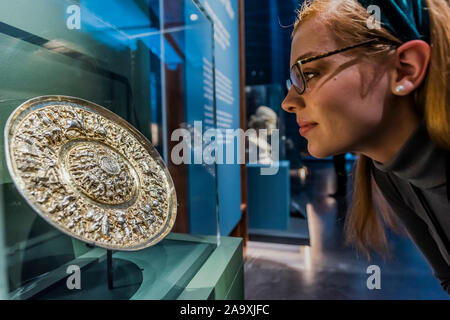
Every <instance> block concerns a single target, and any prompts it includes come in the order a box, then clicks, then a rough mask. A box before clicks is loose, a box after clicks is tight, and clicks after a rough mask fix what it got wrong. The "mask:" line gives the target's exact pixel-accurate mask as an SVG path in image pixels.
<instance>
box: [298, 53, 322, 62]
mask: <svg viewBox="0 0 450 320" xmlns="http://www.w3.org/2000/svg"><path fill="white" fill-rule="evenodd" d="M319 54H320V53H319V52H317V51H308V52H306V53H304V54H302V55H300V56H298V57H297V59H295V61H298V60H302V59H305V58H309V57H312V56H318V55H319Z"/></svg>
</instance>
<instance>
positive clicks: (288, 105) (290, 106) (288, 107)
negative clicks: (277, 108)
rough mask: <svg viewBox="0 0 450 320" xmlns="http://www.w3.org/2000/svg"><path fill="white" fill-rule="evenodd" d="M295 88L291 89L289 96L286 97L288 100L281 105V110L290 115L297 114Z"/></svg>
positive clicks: (285, 99)
mask: <svg viewBox="0 0 450 320" xmlns="http://www.w3.org/2000/svg"><path fill="white" fill-rule="evenodd" d="M293 90H294V88H291V89H290V90H289V91H288V94H287V95H286V98H284V100H283V102H282V103H281V108H283V110H284V111H286V112H289V113H295V109H296V106H295V104H294V103H295V98H294V92H293Z"/></svg>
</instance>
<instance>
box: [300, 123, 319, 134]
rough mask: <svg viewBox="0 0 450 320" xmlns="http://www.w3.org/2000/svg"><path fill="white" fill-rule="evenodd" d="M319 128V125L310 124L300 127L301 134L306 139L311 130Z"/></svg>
mask: <svg viewBox="0 0 450 320" xmlns="http://www.w3.org/2000/svg"><path fill="white" fill-rule="evenodd" d="M316 126H317V123H308V124H304V125H302V126H301V127H300V130H299V131H300V134H301V135H302V136H303V137H304V136H305V135H306V133H308V132H309V131H310V130H312V129H314V128H315V127H316Z"/></svg>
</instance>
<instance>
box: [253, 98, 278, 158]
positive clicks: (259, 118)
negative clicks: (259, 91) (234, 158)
mask: <svg viewBox="0 0 450 320" xmlns="http://www.w3.org/2000/svg"><path fill="white" fill-rule="evenodd" d="M277 122H278V117H277V114H276V113H275V111H273V110H272V109H271V108H269V107H267V106H259V107H258V108H257V109H256V112H255V114H253V115H252V116H251V117H250V120H249V122H248V127H249V128H251V129H255V130H256V137H252V136H250V137H249V149H250V148H251V144H254V145H256V147H257V148H258V149H259V159H258V163H262V164H270V163H272V161H273V160H272V154H271V150H272V149H271V145H270V143H269V142H268V138H269V137H270V136H271V134H272V130H275V129H277ZM261 129H264V131H260V130H261ZM247 151H248V150H247ZM247 159H248V158H247Z"/></svg>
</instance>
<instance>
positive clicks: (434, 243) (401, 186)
mask: <svg viewBox="0 0 450 320" xmlns="http://www.w3.org/2000/svg"><path fill="white" fill-rule="evenodd" d="M449 154H450V152H449V151H447V150H444V149H441V148H439V147H438V146H437V145H436V144H435V143H433V142H432V141H431V139H430V137H429V135H428V132H427V130H426V126H425V124H423V123H422V124H421V125H420V126H419V127H418V128H417V129H416V130H415V131H414V132H413V134H412V135H411V136H410V137H409V138H408V140H407V141H406V143H405V144H404V145H403V146H402V148H401V149H400V151H399V153H398V154H397V155H396V157H395V159H393V160H392V161H391V162H389V163H387V164H381V163H379V162H376V161H372V175H373V177H374V179H375V182H376V183H377V185H378V187H379V188H380V190H381V192H382V194H383V196H384V197H385V198H386V200H387V201H388V203H389V204H390V205H391V207H392V209H393V211H394V212H395V213H396V214H397V216H398V217H399V219H400V220H401V221H402V222H403V224H404V226H405V228H406V230H407V232H408V234H409V235H410V236H411V238H412V240H413V241H414V243H415V244H416V245H417V247H418V248H419V249H420V250H421V251H422V253H423V254H424V256H425V257H426V259H427V260H428V262H429V263H430V265H431V267H432V268H433V271H434V275H435V276H436V277H437V278H438V279H439V280H440V282H441V285H442V287H443V289H444V290H445V291H446V292H447V293H449V294H450V241H449V239H450V191H449V189H448V186H447V183H448V184H450V181H449V180H450V179H449V178H448V176H449V175H450V162H449V159H450V157H449Z"/></svg>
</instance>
